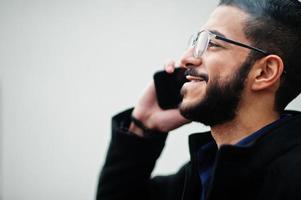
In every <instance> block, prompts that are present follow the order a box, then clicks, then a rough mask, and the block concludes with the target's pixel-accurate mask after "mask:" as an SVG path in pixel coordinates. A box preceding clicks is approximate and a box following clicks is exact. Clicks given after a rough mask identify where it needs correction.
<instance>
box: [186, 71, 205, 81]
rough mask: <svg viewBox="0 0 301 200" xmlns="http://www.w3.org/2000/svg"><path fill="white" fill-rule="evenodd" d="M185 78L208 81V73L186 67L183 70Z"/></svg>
mask: <svg viewBox="0 0 301 200" xmlns="http://www.w3.org/2000/svg"><path fill="white" fill-rule="evenodd" d="M185 75H186V79H187V80H189V81H205V82H208V75H207V74H204V73H198V72H197V71H196V70H195V69H194V68H192V69H188V70H187V71H186V72H185Z"/></svg>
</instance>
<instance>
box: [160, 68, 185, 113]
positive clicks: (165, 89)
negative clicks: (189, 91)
mask: <svg viewBox="0 0 301 200" xmlns="http://www.w3.org/2000/svg"><path fill="white" fill-rule="evenodd" d="M185 71H186V69H184V68H176V69H175V71H174V72H173V73H171V74H169V73H167V72H165V71H158V72H156V73H155V74H154V82H155V88H156V94H157V100H158V104H159V106H160V107H161V108H162V109H165V110H166V109H172V108H177V107H178V105H179V103H180V102H181V101H182V96H181V94H180V91H181V88H182V86H183V84H184V83H185V82H187V79H186V78H185V77H186V76H185Z"/></svg>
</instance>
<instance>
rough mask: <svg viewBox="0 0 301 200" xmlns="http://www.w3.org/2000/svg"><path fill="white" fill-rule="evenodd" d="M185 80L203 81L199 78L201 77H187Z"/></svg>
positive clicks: (202, 78)
mask: <svg viewBox="0 0 301 200" xmlns="http://www.w3.org/2000/svg"><path fill="white" fill-rule="evenodd" d="M186 79H187V80H189V81H205V79H204V77H201V76H191V75H187V76H186Z"/></svg>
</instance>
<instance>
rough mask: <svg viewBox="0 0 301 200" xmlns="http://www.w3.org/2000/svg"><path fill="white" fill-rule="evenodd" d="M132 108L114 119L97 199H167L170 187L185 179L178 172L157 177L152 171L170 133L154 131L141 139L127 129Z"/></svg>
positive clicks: (181, 173)
mask: <svg viewBox="0 0 301 200" xmlns="http://www.w3.org/2000/svg"><path fill="white" fill-rule="evenodd" d="M131 112H132V109H129V110H127V111H125V112H122V113H120V114H118V115H116V116H115V117H113V120H112V138H111V142H110V145H109V149H108V152H107V157H106V160H105V163H104V166H103V168H102V171H101V174H100V179H99V184H98V189H97V196H96V198H97V200H138V199H139V200H148V199H156V200H160V199H162V200H163V199H166V197H167V196H168V195H169V194H167V191H168V190H167V187H170V186H171V185H179V184H175V182H182V181H184V180H182V179H184V178H181V177H182V175H184V174H183V172H182V171H183V170H180V172H179V175H172V176H165V177H156V178H154V179H151V173H152V171H153V168H154V166H155V163H156V161H157V159H158V157H159V156H160V154H161V151H162V149H163V148H164V145H165V140H166V137H167V133H160V132H158V133H157V132H154V133H153V136H152V137H149V138H141V137H138V136H136V135H134V134H131V133H129V132H128V131H127V128H126V127H128V125H129V123H130V115H131Z"/></svg>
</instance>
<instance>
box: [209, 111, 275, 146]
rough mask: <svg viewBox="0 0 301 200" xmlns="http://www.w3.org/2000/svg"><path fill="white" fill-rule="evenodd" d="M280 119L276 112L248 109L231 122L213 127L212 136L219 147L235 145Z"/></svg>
mask: <svg viewBox="0 0 301 200" xmlns="http://www.w3.org/2000/svg"><path fill="white" fill-rule="evenodd" d="M256 111H257V112H256ZM279 117H280V116H279V114H278V113H277V112H275V111H270V112H268V111H266V112H264V111H261V112H258V110H252V109H248V110H245V111H243V112H242V111H240V112H238V114H237V116H236V117H235V118H234V119H233V120H231V121H229V122H226V123H224V124H220V125H215V126H213V127H211V134H212V136H213V138H214V140H215V142H216V144H217V146H218V147H220V146H221V145H224V144H232V145H234V144H236V143H237V142H239V141H240V140H242V139H243V138H245V137H247V136H249V135H251V134H252V133H254V132H255V131H257V130H259V129H261V128H262V127H264V126H266V125H268V124H270V123H272V122H274V121H275V120H277V119H279Z"/></svg>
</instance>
